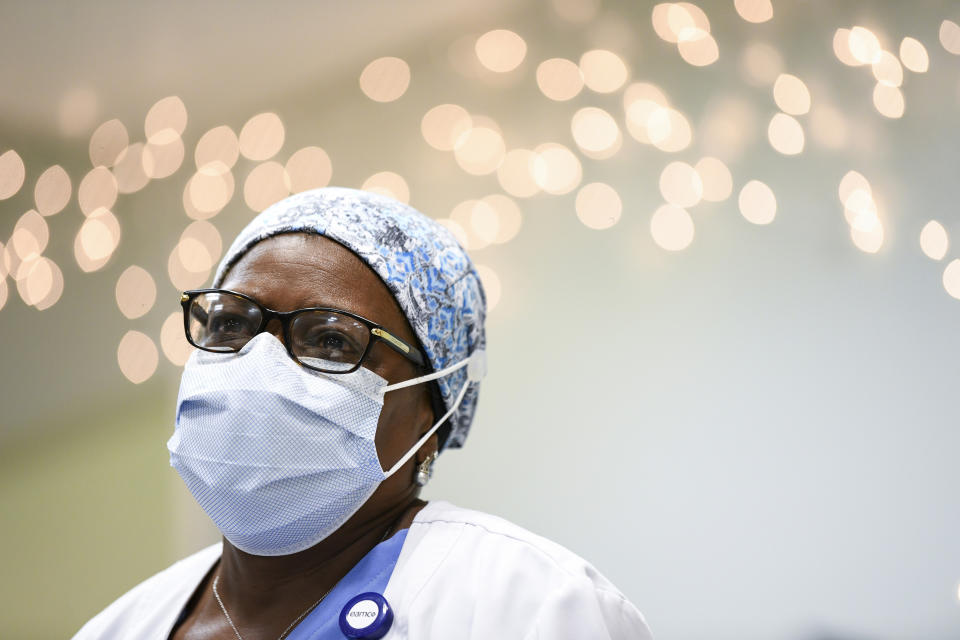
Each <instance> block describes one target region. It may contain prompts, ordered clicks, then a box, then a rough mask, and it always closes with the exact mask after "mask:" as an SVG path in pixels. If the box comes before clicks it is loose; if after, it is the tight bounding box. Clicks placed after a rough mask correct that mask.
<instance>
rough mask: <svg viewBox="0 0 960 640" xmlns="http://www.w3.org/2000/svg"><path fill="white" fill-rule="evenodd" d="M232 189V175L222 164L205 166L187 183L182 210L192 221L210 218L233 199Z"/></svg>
mask: <svg viewBox="0 0 960 640" xmlns="http://www.w3.org/2000/svg"><path fill="white" fill-rule="evenodd" d="M234 188H235V184H234V180H233V173H231V172H230V171H229V170H228V169H226V167H225V166H224V165H223V164H221V163H220V162H217V161H215V162H211V163H210V164H206V165H204V166H203V168H201V169H200V170H198V171H197V172H196V173H195V174H193V176H192V177H191V178H190V180H188V181H187V184H186V186H185V187H184V189H183V209H184V211H185V212H186V213H187V215H188V216H190V217H191V218H193V219H194V220H205V219H207V218H212V217H213V216H215V215H217V213H219V212H220V211H221V210H222V209H223V208H224V207H225V206H227V203H228V202H230V199H231V198H233V191H234Z"/></svg>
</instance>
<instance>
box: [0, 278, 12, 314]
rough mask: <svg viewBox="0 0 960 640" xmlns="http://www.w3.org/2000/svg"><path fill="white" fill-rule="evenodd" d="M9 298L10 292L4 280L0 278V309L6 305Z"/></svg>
mask: <svg viewBox="0 0 960 640" xmlns="http://www.w3.org/2000/svg"><path fill="white" fill-rule="evenodd" d="M9 297H10V291H9V289H8V287H7V280H6V278H0V309H3V306H4V305H5V304H7V298H9Z"/></svg>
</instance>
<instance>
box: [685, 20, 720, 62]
mask: <svg viewBox="0 0 960 640" xmlns="http://www.w3.org/2000/svg"><path fill="white" fill-rule="evenodd" d="M677 50H678V51H679V52H680V57H681V58H683V60H684V61H685V62H687V63H689V64H691V65H693V66H695V67H705V66H708V65H711V64H713V63H714V62H716V61H717V59H718V58H719V57H720V49H719V47H717V41H716V40H714V38H713V36H712V35H710V32H709V31H704V30H703V29H698V28H696V27H694V28H686V29H682V30H681V31H680V33H679V34H678V40H677Z"/></svg>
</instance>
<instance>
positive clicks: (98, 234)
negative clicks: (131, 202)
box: [73, 208, 120, 272]
mask: <svg viewBox="0 0 960 640" xmlns="http://www.w3.org/2000/svg"><path fill="white" fill-rule="evenodd" d="M119 243H120V223H119V222H118V221H117V218H116V216H114V215H113V213H111V212H110V211H109V210H107V209H104V208H99V209H96V210H95V211H93V212H92V213H91V214H90V215H89V216H87V219H86V220H85V221H84V223H83V225H81V227H80V231H79V232H78V233H77V236H76V238H75V239H74V243H73V254H74V257H75V258H76V260H77V265H79V267H80V269H82V270H83V271H85V272H90V271H96V270H97V269H100V268H101V267H103V265H105V264H107V262H108V261H109V260H110V256H112V255H113V252H114V251H115V250H116V248H117V245H118V244H119Z"/></svg>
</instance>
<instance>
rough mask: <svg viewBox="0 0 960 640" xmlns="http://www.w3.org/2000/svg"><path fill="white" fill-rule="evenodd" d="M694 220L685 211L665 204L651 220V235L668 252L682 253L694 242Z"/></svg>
mask: <svg viewBox="0 0 960 640" xmlns="http://www.w3.org/2000/svg"><path fill="white" fill-rule="evenodd" d="M693 233H694V227H693V218H691V217H690V214H689V213H687V212H686V211H685V210H684V209H681V208H680V207H676V206H674V205H672V204H665V205H663V206H661V207H660V208H659V209H657V210H656V211H655V212H654V214H653V217H652V218H651V219H650V235H652V236H653V241H654V242H656V243H657V245H658V246H660V247H662V248H664V249H666V250H667V251H681V250H683V249H686V248H687V247H689V246H690V243H691V242H693Z"/></svg>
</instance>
